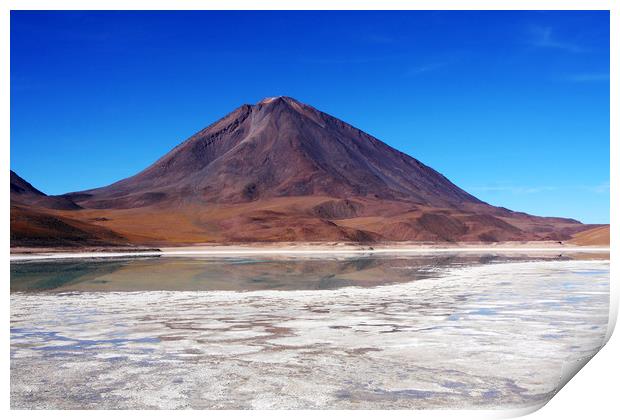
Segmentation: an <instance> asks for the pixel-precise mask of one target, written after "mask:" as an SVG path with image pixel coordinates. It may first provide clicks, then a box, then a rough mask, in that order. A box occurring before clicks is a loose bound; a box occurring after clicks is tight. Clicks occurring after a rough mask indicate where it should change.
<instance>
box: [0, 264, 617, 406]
mask: <svg viewBox="0 0 620 420" xmlns="http://www.w3.org/2000/svg"><path fill="white" fill-rule="evenodd" d="M412 259H415V258H412ZM608 310H609V261H596V260H595V261H592V260H590V261H527V262H506V263H494V264H483V265H473V266H457V267H451V268H450V267H448V268H446V269H444V270H437V271H436V272H435V273H434V276H433V277H429V278H425V279H424V280H419V281H413V282H408V283H396V284H389V285H382V286H377V287H369V288H360V287H344V288H340V289H336V290H296V291H295V290H293V291H268V290H263V291H251V292H232V291H136V292H71V293H13V294H12V295H11V406H12V407H13V408H47V409H52V408H54V409H62V408H99V409H103V408H170V409H177V408H197V409H199V408H353V409H355V408H452V409H458V408H506V409H508V408H517V407H528V406H534V405H539V404H541V403H544V402H545V401H547V400H548V399H550V398H551V397H552V396H553V394H554V393H555V392H556V391H557V387H558V385H559V384H560V383H561V381H562V380H563V378H562V374H564V373H565V372H563V366H564V365H565V364H570V363H571V362H575V361H578V360H579V359H582V358H588V357H591V356H592V355H593V354H595V353H596V352H597V351H598V349H599V348H600V347H601V346H602V345H603V343H604V338H605V333H606V329H607V322H608Z"/></svg>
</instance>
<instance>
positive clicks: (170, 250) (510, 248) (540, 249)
mask: <svg viewBox="0 0 620 420" xmlns="http://www.w3.org/2000/svg"><path fill="white" fill-rule="evenodd" d="M609 250H610V248H609V246H578V245H573V244H566V245H564V244H559V243H557V242H503V243H495V244H485V243H454V244H439V243H381V244H372V245H366V244H348V243H289V242H286V243H277V244H274V243H269V244H265V243H260V244H243V245H221V244H218V245H199V246H179V247H161V248H148V249H137V250H127V249H123V250H120V251H116V250H114V249H113V248H110V249H106V250H102V251H99V250H96V251H94V250H93V251H91V250H84V251H70V250H67V249H45V250H40V249H36V248H20V249H11V256H10V259H11V261H26V260H44V259H71V258H118V257H155V256H165V257H186V256H213V257H217V256H256V255H271V256H284V255H287V256H294V255H300V256H303V255H353V254H405V255H406V254H420V253H454V252H459V253H460V252H516V253H521V252H534V253H544V252H580V253H581V252H583V253H594V252H609Z"/></svg>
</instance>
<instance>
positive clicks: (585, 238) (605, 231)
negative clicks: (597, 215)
mask: <svg viewBox="0 0 620 420" xmlns="http://www.w3.org/2000/svg"><path fill="white" fill-rule="evenodd" d="M609 236H610V235H609V225H604V226H598V227H595V228H592V229H588V230H584V231H582V232H578V233H576V234H574V235H573V237H572V238H571V240H570V242H571V243H573V244H575V245H600V246H609Z"/></svg>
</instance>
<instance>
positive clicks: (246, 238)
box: [11, 97, 591, 245]
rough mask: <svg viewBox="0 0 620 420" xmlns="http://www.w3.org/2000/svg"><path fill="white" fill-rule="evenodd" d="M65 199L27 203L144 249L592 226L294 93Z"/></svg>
mask: <svg viewBox="0 0 620 420" xmlns="http://www.w3.org/2000/svg"><path fill="white" fill-rule="evenodd" d="M11 191H12V196H11V197H12V204H14V203H15V204H16V205H17V204H19V203H18V201H19V197H18V196H17V194H13V189H12V190H11ZM60 200H62V202H63V203H71V205H70V206H69V205H67V206H66V207H63V208H59V206H58V205H57V204H56V205H55V206H46V203H48V202H51V201H52V200H49V199H46V200H40V199H39V200H36V201H31V202H29V203H28V204H30V205H31V206H32V205H35V206H36V207H37V209H36V210H37V211H39V212H40V211H46V212H49V213H52V214H54V215H55V216H58V217H63V218H68V219H73V220H78V221H80V222H81V223H87V224H93V225H98V226H100V227H104V228H105V229H106V231H108V230H109V231H112V232H114V234H116V235H118V236H119V237H122V238H124V240H126V242H127V243H135V244H145V245H162V244H192V243H207V242H256V241H343V240H344V241H360V242H367V241H403V240H408V241H483V242H493V241H507V240H562V239H568V238H570V237H571V235H573V234H574V233H576V232H579V231H582V230H585V229H588V228H589V227H591V226H588V225H583V224H581V223H579V222H577V221H575V220H571V219H561V218H543V217H536V216H531V215H528V214H524V213H517V212H513V211H510V210H507V209H504V208H499V207H494V206H491V205H489V204H487V203H484V202H482V201H480V200H478V199H477V198H476V197H474V196H472V195H470V194H469V193H467V192H465V191H464V190H462V189H460V188H459V187H457V186H456V185H454V184H453V183H452V182H450V181H449V180H448V179H447V178H446V177H444V176H443V175H441V174H440V173H438V172H437V171H435V170H433V169H432V168H430V167H428V166H426V165H424V164H423V163H421V162H420V161H418V160H416V159H414V158H413V157H410V156H408V155H406V154H404V153H402V152H400V151H398V150H396V149H394V148H392V147H390V146H388V145H387V144H385V143H383V142H381V141H380V140H378V139H376V138H374V137H372V136H370V135H368V134H366V133H364V132H363V131H361V130H360V129H358V128H355V127H353V126H351V125H349V124H347V123H345V122H343V121H341V120H339V119H337V118H335V117H332V116H330V115H328V114H325V113H323V112H321V111H319V110H317V109H315V108H313V107H311V106H309V105H306V104H303V103H301V102H299V101H297V100H295V99H293V98H290V97H273V98H266V99H263V100H262V101H260V102H258V103H257V104H255V105H242V106H240V107H239V108H237V109H235V110H234V111H232V112H231V113H230V114H228V115H226V116H225V117H224V118H222V119H220V120H219V121H216V122H215V123H213V124H211V125H210V126H208V127H206V128H205V129H203V130H201V131H199V132H198V133H196V134H194V135H193V136H191V137H190V138H189V139H187V140H186V141H184V142H183V143H181V144H179V145H178V146H177V147H175V148H174V149H172V150H171V151H170V152H169V153H167V154H166V155H164V156H163V157H162V158H160V159H159V160H158V161H157V162H155V163H153V164H152V165H151V166H149V167H148V168H146V169H144V170H143V171H142V172H140V173H138V174H136V175H134V176H132V177H130V178H126V179H123V180H121V181H118V182H116V183H114V184H112V185H108V186H106V187H102V188H97V189H92V190H87V191H80V192H75V193H69V194H65V195H64V196H61V197H59V198H54V203H58V202H59V201H60ZM22 203H23V202H22ZM32 203H34V204H32ZM26 235H27V233H26ZM31 242H32V241H30V243H31ZM15 243H19V238H16V239H15Z"/></svg>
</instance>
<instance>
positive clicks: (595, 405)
mask: <svg viewBox="0 0 620 420" xmlns="http://www.w3.org/2000/svg"><path fill="white" fill-rule="evenodd" d="M0 7H1V8H2V9H3V10H2V13H1V14H0V63H2V64H1V65H0V87H1V88H0V92H3V93H4V94H3V95H2V97H1V99H2V100H1V101H0V107H1V111H2V112H1V116H0V121H1V125H0V127H1V131H0V133H1V136H2V141H1V142H0V147H1V149H0V150H2V156H3V159H2V163H1V167H0V174H3V176H4V177H5V181H4V185H5V187H4V188H5V190H4V191H5V192H4V194H2V196H1V200H2V212H3V214H2V216H0V217H2V220H3V223H2V233H1V235H2V236H1V237H2V241H3V242H2V244H3V249H4V252H5V254H4V255H6V256H9V254H10V245H9V237H10V228H9V223H8V221H9V201H10V198H9V191H8V185H9V179H8V178H9V166H10V161H9V160H10V114H9V113H10V94H9V93H10V66H9V63H10V52H9V49H10V40H9V36H10V10H233V9H237V10H258V9H265V10H278V9H285V10H345V9H360V10H379V9H381V10H390V9H392V10H405V9H407V10H610V11H611V12H610V21H611V22H610V23H611V44H610V60H611V61H610V96H611V97H610V99H611V102H610V112H611V116H613V117H612V118H611V127H610V156H611V158H610V159H611V162H610V165H611V166H610V198H611V211H610V217H611V237H612V247H611V259H612V261H617V260H618V258H619V257H618V254H619V252H620V250H619V248H618V247H617V246H614V244H617V243H618V240H619V239H620V224H619V223H620V220H619V219H618V217H617V215H618V214H620V206H619V197H618V191H617V190H618V182H617V181H618V178H619V175H620V171H618V167H619V165H618V164H619V162H618V153H619V147H620V145H619V138H618V134H619V131H618V130H619V129H618V116H619V115H620V108H619V107H618V75H619V74H620V66H619V65H618V64H619V63H618V59H619V55H620V42H619V35H620V33H619V26H620V19H619V17H618V14H619V13H620V7H619V6H618V2H617V1H613V0H589V1H583V0H520V1H519V0H495V1H492V0H434V1H432V0H426V1H422V0H417V1H416V0H410V1H407V2H404V1H398V0H383V1H381V2H378V1H370V0H357V1H356V0H314V1H312V0H298V1H295V2H294V4H293V2H291V1H282V0H262V1H260V2H258V1H251V0H229V1H226V2H223V1H202V0H177V1H174V0H150V1H147V0H108V1H105V0H84V1H76V0H56V1H51V0H48V1H46V0H5V1H4V2H3V3H2V5H1V6H0ZM1 263H2V265H3V273H4V276H3V280H4V281H5V283H4V284H5V290H6V292H5V293H6V295H5V296H4V299H3V301H2V302H3V306H4V308H5V312H4V313H5V314H6V319H5V324H4V325H5V326H4V330H3V334H2V343H3V346H4V347H3V348H4V349H5V351H6V352H7V353H5V354H6V355H7V357H6V359H5V362H4V365H3V366H4V369H3V378H2V379H3V381H2V384H3V386H2V391H3V394H2V396H1V397H0V398H1V400H2V408H3V411H5V413H8V414H9V415H10V416H12V417H15V418H22V417H23V418H33V417H37V418H43V417H45V418H46V419H47V418H49V417H51V418H56V417H58V418H60V417H61V416H62V418H65V419H66V418H77V416H80V417H81V416H83V415H84V414H85V413H84V412H82V411H10V409H9V408H10V402H9V398H10V382H9V378H10V365H9V363H10V359H9V357H8V356H9V354H8V352H9V346H10V340H9V337H10V336H9V325H8V324H9V317H10V295H9V293H8V283H9V258H5V259H3V260H2V261H1ZM617 271H618V270H617V268H616V266H615V263H612V265H611V279H612V280H611V304H610V327H609V331H608V333H607V339H609V338H610V336H611V333H612V331H613V328H614V327H615V323H616V318H617V313H618V297H619V290H618V287H619V286H618V281H617V279H616V277H617V276H616V272H617ZM617 354H620V343H619V342H618V338H617V337H615V338H614V339H612V340H611V341H610V342H609V343H608V344H607V346H606V347H605V348H604V349H603V350H602V351H601V352H600V353H599V354H598V355H596V356H595V357H594V359H593V360H592V361H591V362H590V363H588V365H586V367H585V368H584V369H583V371H582V372H580V373H579V375H578V376H577V378H576V379H573V380H571V381H570V382H569V383H568V385H567V386H566V388H565V389H563V390H561V391H560V393H559V394H558V395H556V396H555V397H554V398H553V399H552V400H551V401H550V402H549V404H548V407H547V408H545V409H544V410H540V411H538V412H537V413H536V414H535V415H534V417H537V418H540V419H542V418H556V417H558V418H559V417H561V418H562V419H563V420H566V419H573V418H574V419H577V418H579V419H581V418H583V417H584V416H590V415H595V416H596V417H597V418H602V419H605V418H609V419H611V418H615V416H617V414H618V405H617V404H616V399H617V388H616V386H617V385H616V375H617V374H618V371H619V369H618V367H619V366H620V363H619V362H618V360H617V357H616V355H617ZM536 410H537V408H536V407H535V408H532V409H526V410H506V411H504V410H493V411H491V410H465V411H462V410H441V411H381V412H376V411H322V412H318V413H317V412H315V411H295V412H294V415H295V416H298V417H299V418H300V419H310V418H312V419H314V417H315V416H316V415H317V414H318V415H321V416H326V415H329V416H332V415H335V416H338V417H342V418H348V417H351V418H352V417H355V418H356V420H358V419H360V418H361V419H366V418H368V419H370V418H373V417H375V416H381V417H385V416H387V417H390V418H405V417H409V416H411V415H415V416H416V417H424V418H445V417H457V416H458V418H459V419H463V418H504V417H512V416H518V415H524V414H527V413H529V412H532V411H536ZM140 414H144V415H148V416H149V417H155V418H163V417H168V416H175V417H181V416H182V417H193V418H198V417H199V416H200V417H202V416H204V415H205V414H206V413H203V412H201V411H189V412H169V411H124V412H115V413H114V415H115V416H121V417H129V416H134V415H140ZM291 414H293V413H291V412H289V411H267V412H265V411H251V412H242V411H210V412H208V414H206V415H208V416H213V417H216V418H224V417H226V418H230V417H235V418H236V417H249V416H252V417H255V416H258V417H263V416H264V417H269V418H271V419H273V418H276V419H280V418H281V419H284V418H288V417H289V416H290V415H291ZM87 415H88V416H94V417H99V418H104V416H108V415H110V413H108V412H104V411H89V412H88V414H87Z"/></svg>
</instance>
